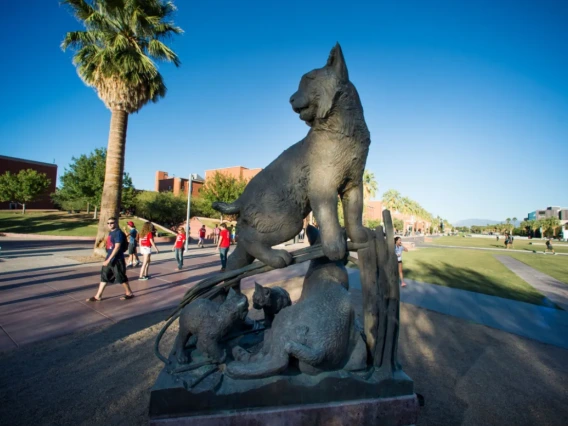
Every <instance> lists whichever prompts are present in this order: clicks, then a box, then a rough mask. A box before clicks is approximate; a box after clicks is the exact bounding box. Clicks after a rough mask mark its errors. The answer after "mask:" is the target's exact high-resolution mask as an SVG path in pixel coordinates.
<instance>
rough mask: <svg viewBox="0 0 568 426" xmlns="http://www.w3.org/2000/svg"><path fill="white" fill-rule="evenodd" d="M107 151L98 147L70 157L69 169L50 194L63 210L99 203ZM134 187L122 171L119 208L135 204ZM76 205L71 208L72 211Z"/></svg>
mask: <svg viewBox="0 0 568 426" xmlns="http://www.w3.org/2000/svg"><path fill="white" fill-rule="evenodd" d="M106 157H107V151H106V149H105V148H97V149H95V150H94V151H93V152H91V153H90V154H88V155H86V154H83V155H81V156H79V157H78V158H75V157H73V158H72V159H71V161H72V162H71V164H70V165H69V168H68V169H67V168H66V169H65V172H64V173H63V175H62V176H61V178H60V181H61V186H60V187H59V188H57V190H56V192H55V193H54V194H52V199H53V200H54V201H55V202H56V203H57V204H59V205H60V206H62V207H63V208H65V209H68V207H67V206H76V205H77V204H78V203H79V205H81V204H82V206H83V207H84V206H85V205H86V204H87V203H89V204H91V205H93V206H100V204H101V198H102V194H103V185H104V181H105V169H106ZM135 192H136V190H135V188H134V185H133V184H132V178H131V177H130V176H129V175H128V173H124V177H123V179H122V208H124V209H129V208H131V207H132V206H133V205H134V198H135V195H136V194H135ZM75 209H76V208H75V207H74V208H73V210H75Z"/></svg>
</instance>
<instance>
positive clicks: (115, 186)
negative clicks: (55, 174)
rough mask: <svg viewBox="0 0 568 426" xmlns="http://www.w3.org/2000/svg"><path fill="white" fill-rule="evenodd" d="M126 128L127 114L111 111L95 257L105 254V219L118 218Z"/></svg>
mask: <svg viewBox="0 0 568 426" xmlns="http://www.w3.org/2000/svg"><path fill="white" fill-rule="evenodd" d="M127 127H128V113H127V112H126V111H122V110H118V109H113V110H111V116H110V132H109V135H108V147H107V156H106V169H105V183H104V186H103V195H102V199H101V211H100V215H99V229H98V232H97V239H96V240H95V248H94V251H95V255H104V254H106V236H107V234H108V227H107V224H106V222H107V219H108V218H111V217H116V218H117V219H118V216H119V212H120V198H121V195H122V194H121V192H122V177H123V174H124V152H125V148H126V129H127Z"/></svg>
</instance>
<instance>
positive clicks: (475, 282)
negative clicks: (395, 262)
mask: <svg viewBox="0 0 568 426" xmlns="http://www.w3.org/2000/svg"><path fill="white" fill-rule="evenodd" d="M494 254H495V252H489V251H487V252H486V251H478V250H463V249H454V250H453V249H443V248H425V249H418V250H414V251H410V252H408V253H404V276H405V277H407V278H410V279H413V280H416V281H422V282H427V283H430V284H438V285H442V286H445V287H453V288H459V289H462V290H468V291H474V292H477V293H484V294H489V295H491V296H498V297H503V298H506V299H513V300H519V301H521V302H527V303H532V304H534V305H543V303H542V302H543V299H544V296H543V295H542V294H540V293H539V292H538V291H537V290H535V289H534V288H533V287H531V286H530V285H529V284H528V283H526V282H525V281H524V280H522V279H521V278H519V277H518V276H517V275H515V274H514V273H513V272H511V271H510V270H509V269H508V268H507V267H505V266H504V265H503V264H502V263H501V262H499V261H498V260H497V259H495V257H494ZM519 255H522V254H520V253H519ZM522 256H525V257H530V256H529V255H528V254H527V255H522ZM542 257H544V256H542ZM550 257H554V256H550ZM556 257H558V256H556Z"/></svg>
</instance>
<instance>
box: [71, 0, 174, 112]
mask: <svg viewBox="0 0 568 426" xmlns="http://www.w3.org/2000/svg"><path fill="white" fill-rule="evenodd" d="M62 3H63V4H65V5H67V6H68V7H69V8H70V10H71V11H72V13H73V14H74V15H75V17H76V18H77V19H78V20H79V21H80V22H81V23H82V24H83V25H84V26H85V31H71V32H68V33H67V34H66V35H65V38H64V39H63V42H62V43H61V47H62V49H63V50H66V49H69V48H70V49H72V50H74V51H75V55H74V56H73V63H74V64H75V66H76V67H77V73H78V74H79V76H80V77H81V79H82V80H83V81H84V82H85V83H86V84H87V85H89V86H91V87H93V88H94V89H95V90H96V91H97V94H98V95H99V97H100V98H101V100H102V101H103V102H104V103H105V105H106V106H107V108H109V109H111V110H113V109H119V110H123V111H126V112H127V113H129V114H130V113H133V112H136V111H138V110H139V109H140V108H142V107H143V106H144V105H145V104H146V103H148V102H150V101H152V102H157V101H158V100H159V99H160V98H162V97H164V96H165V94H166V86H165V84H164V81H163V79H162V76H161V74H160V73H159V72H158V68H157V66H156V64H155V63H154V61H161V62H172V63H173V64H174V65H175V66H179V65H180V60H179V58H178V56H177V55H176V54H175V52H174V51H173V50H171V49H170V48H169V47H168V46H166V45H165V44H164V43H163V40H165V39H167V38H168V37H170V36H171V35H174V34H181V33H183V31H182V29H181V28H179V27H177V26H175V25H174V24H173V21H172V16H173V14H174V12H175V10H176V8H175V6H174V4H173V3H172V2H170V1H162V0H63V1H62Z"/></svg>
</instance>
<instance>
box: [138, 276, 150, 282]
mask: <svg viewBox="0 0 568 426" xmlns="http://www.w3.org/2000/svg"><path fill="white" fill-rule="evenodd" d="M138 279H139V280H140V281H148V277H146V276H144V277H140V278H138Z"/></svg>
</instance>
